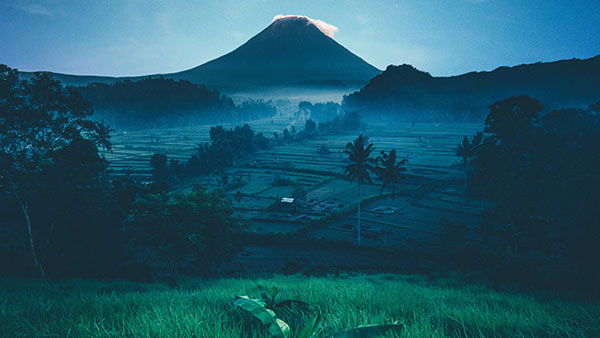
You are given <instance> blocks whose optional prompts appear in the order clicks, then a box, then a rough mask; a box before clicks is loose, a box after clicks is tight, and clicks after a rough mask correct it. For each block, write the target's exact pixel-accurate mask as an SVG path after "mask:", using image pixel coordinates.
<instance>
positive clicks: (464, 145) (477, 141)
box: [456, 131, 483, 193]
mask: <svg viewBox="0 0 600 338" xmlns="http://www.w3.org/2000/svg"><path fill="white" fill-rule="evenodd" d="M482 142H483V133H482V132H480V131H478V132H477V134H475V136H473V137H472V138H471V140H469V138H468V137H466V136H465V137H464V138H463V140H462V142H461V143H459V144H458V146H457V147H456V156H460V157H461V158H462V164H463V168H464V170H465V181H464V182H465V183H464V191H465V193H466V192H467V176H468V175H469V158H471V157H473V156H475V154H476V153H477V150H478V149H479V146H480V145H481V143H482Z"/></svg>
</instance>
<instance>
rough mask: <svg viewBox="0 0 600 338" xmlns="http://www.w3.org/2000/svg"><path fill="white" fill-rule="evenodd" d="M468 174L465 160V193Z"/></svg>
mask: <svg viewBox="0 0 600 338" xmlns="http://www.w3.org/2000/svg"><path fill="white" fill-rule="evenodd" d="M468 175H469V171H468V168H467V162H465V183H464V191H465V195H466V194H467V176H468Z"/></svg>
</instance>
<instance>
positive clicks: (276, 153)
mask: <svg viewBox="0 0 600 338" xmlns="http://www.w3.org/2000/svg"><path fill="white" fill-rule="evenodd" d="M292 122H294V121H293V120H291V119H290V118H289V117H274V118H273V119H262V120H257V121H252V122H250V123H249V124H250V125H251V127H252V128H253V130H255V131H256V132H263V133H264V134H265V135H266V136H267V137H271V135H273V132H278V133H281V131H282V130H283V129H285V128H287V127H289V125H290V124H291V123H292ZM226 127H227V126H226ZM478 128H480V125H479V124H464V123H457V124H433V123H418V124H414V125H413V124H409V123H395V124H391V125H389V124H385V125H384V124H369V125H368V127H367V128H366V129H365V130H363V131H362V133H363V134H365V135H367V136H371V137H370V139H369V140H370V142H372V143H374V144H375V147H376V149H375V151H374V152H373V156H378V155H379V152H380V151H382V150H385V151H389V150H391V149H392V148H395V149H396V150H397V152H398V156H399V157H400V158H407V159H408V164H407V165H406V167H407V169H408V172H407V174H409V175H412V176H411V177H415V176H416V177H423V178H427V179H433V180H436V181H447V180H450V179H457V178H462V175H463V173H462V171H461V170H460V169H459V168H457V167H456V163H457V162H458V161H459V159H458V158H457V157H456V154H455V152H456V146H457V144H458V143H459V142H460V141H461V140H462V138H463V137H464V136H470V135H472V134H474V133H475V132H476V130H477V129H478ZM209 130H210V126H196V127H187V128H179V129H156V130H150V131H131V132H121V133H117V134H116V135H115V136H114V137H113V141H114V143H115V148H114V151H113V153H105V155H106V156H107V158H108V159H109V160H110V161H111V167H112V169H113V170H115V172H124V171H125V170H128V169H130V170H132V171H134V172H135V173H137V174H139V175H144V174H145V175H149V173H150V171H149V169H150V167H149V159H150V157H151V156H152V154H153V153H155V152H162V153H165V154H167V156H168V157H169V158H173V159H179V160H182V161H184V160H187V158H189V156H190V155H191V154H192V153H193V151H194V150H195V148H196V146H197V144H198V143H200V142H206V141H208V140H209ZM356 134H358V133H353V134H346V135H337V136H328V137H321V138H317V139H313V140H307V141H304V142H301V143H290V144H282V145H278V146H275V147H273V148H271V149H268V150H263V151H259V152H257V153H255V154H252V155H249V156H247V157H246V158H244V159H242V160H241V161H239V163H238V164H237V166H235V167H233V168H230V169H228V170H226V171H225V174H226V176H228V177H227V180H228V181H229V183H230V184H231V185H232V186H233V187H234V188H231V189H228V191H227V195H228V198H231V199H232V200H234V196H235V195H236V194H237V192H238V191H239V192H240V193H241V194H242V196H243V197H242V199H241V200H240V201H239V202H237V201H234V207H235V208H236V209H237V213H238V214H239V215H240V216H241V217H242V219H245V220H247V221H248V224H249V225H250V228H251V229H252V230H254V231H257V232H288V231H294V230H297V229H299V228H301V227H302V226H304V225H305V224H307V223H309V222H311V221H314V220H316V219H318V218H321V217H323V216H326V215H329V214H331V213H334V212H339V211H342V210H346V209H347V207H348V206H352V205H354V204H355V203H356V202H357V198H358V187H357V185H356V183H350V182H348V181H347V180H345V179H343V178H341V177H340V176H341V175H342V174H343V166H344V165H345V164H348V160H347V155H346V154H345V153H344V149H345V147H346V144H347V143H348V142H350V141H352V140H353V139H354V138H356V136H357V135H356ZM323 145H326V147H327V150H328V152H326V153H324V154H320V153H319V149H321V147H322V146H323ZM223 179H224V177H217V176H213V177H209V178H203V179H202V180H199V181H198V183H202V184H203V185H205V186H207V187H209V188H211V189H216V188H223V186H224V185H223ZM277 181H279V183H277ZM282 182H283V183H282ZM225 187H226V185H225ZM296 187H301V188H302V189H303V190H304V191H305V192H306V198H305V200H304V201H302V203H300V204H298V205H297V207H296V209H295V210H287V211H286V210H277V208H276V207H275V208H274V206H276V204H277V202H278V201H279V199H280V198H281V197H290V196H291V195H292V193H293V191H294V189H296ZM402 189H404V190H406V189H408V190H412V189H415V186H414V185H408V184H407V183H406V182H405V183H404V185H403V186H402ZM361 192H362V196H363V198H365V197H369V196H374V195H378V194H379V192H380V186H379V185H378V184H376V185H366V186H363V187H362V191H361ZM410 202H411V201H410V200H409V199H408V197H405V196H404V197H397V198H396V200H395V201H393V202H392V201H391V200H389V199H385V198H384V199H379V200H375V201H372V202H369V203H365V205H364V206H363V220H362V224H363V227H362V230H363V233H362V235H363V236H362V237H363V241H364V244H365V245H368V246H381V245H383V244H384V242H385V244H386V245H390V246H405V245H415V243H417V244H418V245H421V246H423V247H428V248H432V247H440V246H442V245H445V244H444V241H445V240H446V239H447V238H448V237H449V236H450V235H452V231H454V232H462V235H463V237H464V238H466V240H467V241H476V240H478V233H477V232H476V227H477V224H478V222H479V218H480V212H481V211H480V208H481V206H480V203H479V202H478V201H467V200H465V199H464V198H463V197H462V188H461V187H460V186H458V187H456V186H451V187H445V188H440V189H438V190H436V191H433V192H429V193H427V194H426V195H425V196H423V197H422V198H421V199H420V200H419V202H418V203H417V204H411V203H410ZM355 224H356V219H355V216H354V215H353V214H351V215H348V216H345V217H342V218H340V219H339V220H338V221H335V222H333V224H328V225H325V226H324V227H323V228H321V229H317V230H315V232H314V233H313V236H314V237H315V238H320V237H324V238H327V239H332V240H342V241H355V240H356V229H355V228H354V226H355ZM461 227H462V228H461Z"/></svg>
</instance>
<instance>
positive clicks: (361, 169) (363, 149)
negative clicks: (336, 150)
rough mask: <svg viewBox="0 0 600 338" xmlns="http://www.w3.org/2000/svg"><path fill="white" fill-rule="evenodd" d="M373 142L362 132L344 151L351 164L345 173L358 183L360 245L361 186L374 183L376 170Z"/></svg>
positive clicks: (358, 231)
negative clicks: (372, 156)
mask: <svg viewBox="0 0 600 338" xmlns="http://www.w3.org/2000/svg"><path fill="white" fill-rule="evenodd" d="M373 149H374V148H373V144H372V143H369V138H368V137H364V136H363V135H362V134H360V135H359V136H358V137H357V138H356V140H354V142H348V144H346V150H344V153H346V154H347V155H348V159H349V160H350V164H348V165H346V166H344V175H345V176H346V177H347V178H348V180H350V182H352V181H356V182H357V183H358V218H357V222H358V226H357V241H358V245H359V246H360V231H361V230H360V202H361V196H360V187H361V186H362V185H363V184H365V183H373V180H372V179H371V175H370V172H373V171H375V170H376V169H375V166H374V165H375V164H376V163H377V161H376V160H374V159H372V158H370V156H371V152H372V151H373Z"/></svg>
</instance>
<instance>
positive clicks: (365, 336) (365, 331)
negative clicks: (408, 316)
mask: <svg viewBox="0 0 600 338" xmlns="http://www.w3.org/2000/svg"><path fill="white" fill-rule="evenodd" d="M401 329H402V324H387V325H361V326H359V327H357V328H354V329H350V330H345V331H340V332H336V333H334V334H333V336H332V338H376V337H382V336H383V335H384V334H386V333H387V332H390V331H391V332H394V333H397V334H400V330H401Z"/></svg>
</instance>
